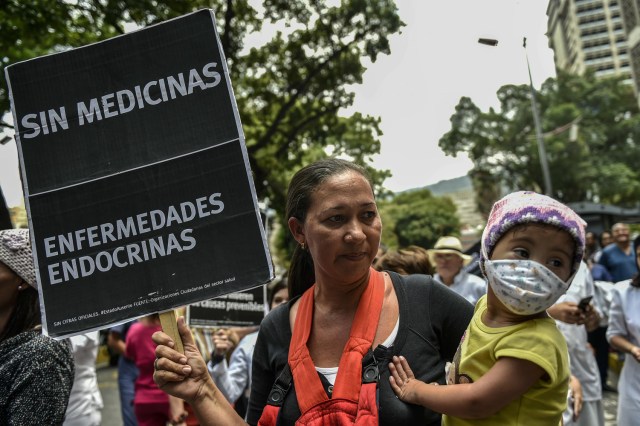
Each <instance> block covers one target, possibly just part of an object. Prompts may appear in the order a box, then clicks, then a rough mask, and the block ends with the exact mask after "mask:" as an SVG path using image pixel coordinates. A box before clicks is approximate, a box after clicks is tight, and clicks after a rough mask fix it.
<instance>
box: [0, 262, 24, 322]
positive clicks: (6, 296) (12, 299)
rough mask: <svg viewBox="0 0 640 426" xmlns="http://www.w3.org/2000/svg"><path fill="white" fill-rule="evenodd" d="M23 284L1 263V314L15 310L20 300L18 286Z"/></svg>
mask: <svg viewBox="0 0 640 426" xmlns="http://www.w3.org/2000/svg"><path fill="white" fill-rule="evenodd" d="M21 283H22V279H21V278H20V277H19V276H18V275H17V274H16V273H15V272H13V271H12V270H11V269H9V267H8V266H7V265H5V264H4V263H2V262H0V312H6V310H7V309H9V308H11V309H13V306H15V304H16V301H17V300H18V286H19V285H20V284H21ZM24 285H26V284H24Z"/></svg>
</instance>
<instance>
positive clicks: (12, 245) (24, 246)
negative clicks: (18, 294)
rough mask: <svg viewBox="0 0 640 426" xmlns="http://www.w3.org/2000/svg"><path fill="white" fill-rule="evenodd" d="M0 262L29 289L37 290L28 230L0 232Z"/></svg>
mask: <svg viewBox="0 0 640 426" xmlns="http://www.w3.org/2000/svg"><path fill="white" fill-rule="evenodd" d="M0 262H2V263H4V264H5V265H7V266H8V267H9V269H11V270H12V271H13V272H15V273H16V274H18V275H19V276H20V278H22V279H23V280H24V281H25V282H26V283H27V284H29V285H30V286H31V287H33V288H35V289H36V290H37V289H38V284H37V281H36V271H35V268H34V265H33V258H32V256H31V241H30V240H29V230H28V229H5V230H2V231H0Z"/></svg>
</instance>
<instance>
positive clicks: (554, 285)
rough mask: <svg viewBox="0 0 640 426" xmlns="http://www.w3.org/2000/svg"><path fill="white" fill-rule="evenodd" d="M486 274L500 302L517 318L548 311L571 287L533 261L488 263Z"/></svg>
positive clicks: (487, 261) (568, 283)
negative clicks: (517, 316) (516, 315)
mask: <svg viewBox="0 0 640 426" xmlns="http://www.w3.org/2000/svg"><path fill="white" fill-rule="evenodd" d="M484 270H485V273H486V274H487V279H488V280H489V285H490V286H491V289H492V290H493V293H494V294H495V295H496V297H497V298H498V300H500V301H501V302H502V304H503V305H504V306H506V307H507V309H509V310H510V311H511V312H513V313H514V314H518V315H533V314H537V313H539V312H542V311H545V310H546V309H547V308H549V307H550V306H551V305H553V304H554V303H556V301H557V300H558V299H559V298H560V296H562V295H563V294H564V293H566V291H567V290H568V289H569V285H570V284H571V279H569V281H568V282H564V281H562V280H561V279H560V278H558V276H557V275H556V274H554V273H553V272H551V271H550V270H549V269H548V268H546V267H545V266H543V265H541V264H540V263H538V262H534V261H533V260H495V261H490V260H486V261H485V263H484Z"/></svg>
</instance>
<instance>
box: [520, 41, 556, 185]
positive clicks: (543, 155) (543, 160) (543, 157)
mask: <svg viewBox="0 0 640 426" xmlns="http://www.w3.org/2000/svg"><path fill="white" fill-rule="evenodd" d="M522 47H524V56H525V58H526V59H527V71H528V72H529V87H530V88H531V111H532V112H533V122H534V124H535V127H536V141H537V142H538V156H539V157H540V165H541V166H542V178H543V179H544V193H545V194H546V195H548V196H550V197H551V196H552V195H553V188H552V187H551V174H550V173H549V164H548V163H547V151H546V150H545V147H544V139H543V137H542V127H541V125H540V113H539V112H538V103H537V102H536V89H534V88H533V79H532V78H531V67H530V66H529V55H527V38H526V37H524V39H523V40H522Z"/></svg>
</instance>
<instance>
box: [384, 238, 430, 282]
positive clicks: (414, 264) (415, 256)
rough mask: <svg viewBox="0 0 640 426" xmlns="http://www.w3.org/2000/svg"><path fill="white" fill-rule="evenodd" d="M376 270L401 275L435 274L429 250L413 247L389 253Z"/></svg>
mask: <svg viewBox="0 0 640 426" xmlns="http://www.w3.org/2000/svg"><path fill="white" fill-rule="evenodd" d="M374 268H375V269H376V270H378V271H394V272H397V273H399V274H401V275H410V274H425V275H432V274H433V272H434V268H433V267H432V266H431V261H430V260H429V253H428V252H427V250H426V249H424V248H422V247H418V246H413V245H411V246H409V247H406V248H402V249H399V250H398V251H393V250H391V251H387V252H386V253H385V254H384V255H383V256H382V257H380V258H379V259H378V262H377V263H376V264H374Z"/></svg>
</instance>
